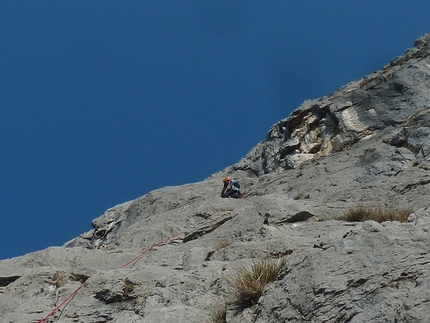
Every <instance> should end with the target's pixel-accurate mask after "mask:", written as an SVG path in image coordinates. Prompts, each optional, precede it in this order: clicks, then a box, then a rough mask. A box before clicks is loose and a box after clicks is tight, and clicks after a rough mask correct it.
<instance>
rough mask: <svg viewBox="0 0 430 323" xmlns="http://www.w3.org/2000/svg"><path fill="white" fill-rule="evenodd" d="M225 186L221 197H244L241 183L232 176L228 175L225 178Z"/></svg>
mask: <svg viewBox="0 0 430 323" xmlns="http://www.w3.org/2000/svg"><path fill="white" fill-rule="evenodd" d="M222 181H223V183H224V187H223V188H222V191H221V197H233V198H235V199H240V198H242V193H241V192H240V190H239V188H240V183H239V182H238V181H236V180H234V179H231V178H230V177H226V178H224V179H223V180H222Z"/></svg>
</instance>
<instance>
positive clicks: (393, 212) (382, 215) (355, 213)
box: [341, 206, 412, 223]
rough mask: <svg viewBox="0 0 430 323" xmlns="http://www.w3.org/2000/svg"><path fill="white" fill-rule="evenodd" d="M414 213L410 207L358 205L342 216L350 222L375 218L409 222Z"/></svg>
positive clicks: (376, 219)
mask: <svg viewBox="0 0 430 323" xmlns="http://www.w3.org/2000/svg"><path fill="white" fill-rule="evenodd" d="M411 213H412V210H411V209H409V208H404V209H394V208H390V207H387V206H356V207H352V208H350V209H349V210H348V211H347V212H346V213H345V214H344V215H343V216H342V217H341V219H342V220H345V221H349V222H364V221H367V220H373V221H376V222H379V223H381V222H385V221H399V222H408V217H409V215H410V214H411Z"/></svg>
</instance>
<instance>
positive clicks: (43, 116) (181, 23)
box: [0, 0, 430, 259]
mask: <svg viewBox="0 0 430 323" xmlns="http://www.w3.org/2000/svg"><path fill="white" fill-rule="evenodd" d="M429 12H430V1H428V0H425V1H419V0H414V1H397V0H390V1H386V0H360V1H343V0H324V1H321V0H314V1H310V0H309V1H306V0H304V1H293V0H290V1H289V0H280V1H271V0H264V1H263V0H261V1H252V0H237V1H232V0H216V1H210V0H171V1H168V0H151V1H150V0H148V1H141V0H136V1H127V0H118V1H111V0H62V1H58V0H33V1H25V0H24V1H21V0H2V1H0V104H1V110H0V111H1V114H0V121H1V127H0V138H1V141H0V145H1V146H0V148H1V152H0V166H1V168H0V183H1V184H0V205H1V211H0V212H1V213H0V217H1V233H0V259H4V258H10V257H14V256H19V255H23V254H25V253H28V252H31V251H36V250H40V249H44V248H46V247H49V246H59V245H62V244H64V243H65V242H67V241H68V240H70V239H72V238H74V237H76V236H78V235H79V234H81V233H83V232H86V231H88V230H90V229H91V221H92V220H93V219H94V218H96V217H98V216H99V215H101V214H103V212H104V211H105V210H106V209H108V208H110V207H112V206H114V205H116V204H119V203H123V202H126V201H129V200H132V199H135V198H137V197H139V196H142V195H144V194H146V193H148V192H149V191H151V190H154V189H157V188H161V187H164V186H168V185H169V186H170V185H181V184H185V183H192V182H197V181H201V180H203V179H205V178H207V177H209V176H210V175H211V174H213V173H215V172H217V171H219V170H222V169H223V168H225V167H227V166H229V165H232V164H234V163H236V162H237V161H238V160H239V159H240V158H241V157H243V156H244V155H245V154H246V153H247V152H248V151H249V150H250V149H251V148H252V147H254V146H255V145H256V144H257V143H258V142H259V141H261V140H263V139H264V137H265V135H266V133H267V131H268V130H269V128H270V127H271V126H272V125H273V124H274V123H275V122H277V121H279V120H281V119H283V118H286V117H287V116H288V115H289V114H290V113H291V111H292V110H293V109H295V108H297V107H298V106H299V105H300V104H301V103H302V102H303V101H304V100H306V99H315V98H318V97H321V96H323V95H326V94H329V93H331V92H333V91H334V90H336V89H337V88H339V87H341V86H342V85H345V84H346V83H348V82H350V81H353V80H356V79H358V78H361V77H363V76H365V75H367V74H370V73H372V72H373V71H375V70H377V69H379V68H381V67H382V66H384V65H385V64H387V63H389V61H390V60H391V59H393V58H394V57H396V56H398V55H400V54H402V53H403V51H404V50H406V49H407V48H409V47H412V46H413V41H414V40H415V39H416V38H418V37H419V36H421V35H422V34H424V33H426V32H429V31H430V25H429V22H430V19H429ZM220 186H221V184H220ZM245 189H246V188H245Z"/></svg>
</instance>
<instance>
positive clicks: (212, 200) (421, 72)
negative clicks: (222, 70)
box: [0, 34, 430, 323]
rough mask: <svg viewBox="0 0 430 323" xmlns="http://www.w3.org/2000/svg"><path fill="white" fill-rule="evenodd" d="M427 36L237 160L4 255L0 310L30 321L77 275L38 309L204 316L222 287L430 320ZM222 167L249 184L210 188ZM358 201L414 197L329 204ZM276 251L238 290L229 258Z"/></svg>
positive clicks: (235, 311) (64, 316)
mask: <svg viewBox="0 0 430 323" xmlns="http://www.w3.org/2000/svg"><path fill="white" fill-rule="evenodd" d="M429 39H430V34H427V35H424V36H423V37H421V38H419V39H418V40H417V41H416V42H415V46H416V47H414V48H412V49H409V50H407V51H406V52H405V53H404V54H403V55H402V56H400V57H398V58H396V59H394V60H393V61H392V62H391V63H390V64H388V65H387V66H385V67H384V68H383V69H382V70H380V71H378V72H375V73H373V74H372V75H370V76H367V77H365V78H363V79H360V80H358V81H354V82H351V83H349V84H348V85H346V86H344V87H342V88H341V89H339V90H338V91H336V92H334V93H332V94H330V95H328V96H326V97H323V98H321V99H318V100H313V101H306V102H304V103H303V105H301V106H300V107H299V108H298V109H297V110H295V111H294V112H293V113H292V114H291V115H290V116H289V117H288V118H286V119H284V120H281V121H280V122H278V123H277V124H275V125H274V126H273V127H272V128H271V129H270V131H269V133H268V135H267V137H266V139H265V140H263V141H262V142H261V143H259V144H258V145H257V146H256V147H255V148H254V149H252V150H251V151H250V152H249V153H248V154H247V155H246V156H245V157H244V158H243V159H242V160H240V161H239V162H238V163H237V164H236V165H233V166H231V167H228V168H227V169H225V170H223V171H220V172H219V173H216V174H214V175H212V176H211V177H209V178H208V179H206V180H204V181H202V182H199V183H193V184H187V185H182V186H177V187H165V188H161V189H158V190H155V191H153V192H150V193H149V194H146V195H144V196H142V197H140V198H138V199H135V200H133V201H129V202H126V203H123V204H121V205H117V206H115V207H113V208H111V209H109V210H107V211H106V212H105V214H103V215H101V216H100V217H98V218H97V219H95V220H94V221H93V223H92V224H93V230H91V231H89V232H86V233H83V234H82V235H81V236H79V237H77V238H75V239H73V240H71V241H69V242H67V243H66V244H65V246H63V247H55V248H48V249H46V250H41V251H38V252H35V253H30V254H27V255H24V256H22V257H17V258H13V259H6V260H2V261H0V317H1V318H2V319H1V322H37V321H38V320H41V319H42V318H43V317H45V316H46V315H48V314H49V313H50V312H51V311H52V310H53V309H54V308H55V307H56V306H58V305H60V304H61V302H63V301H64V300H65V299H66V298H67V297H68V296H69V295H71V293H73V292H74V291H76V290H77V288H79V287H80V286H82V288H81V289H80V290H79V291H78V292H77V293H76V295H75V296H74V297H73V298H72V299H71V300H70V302H68V303H67V304H65V306H63V307H61V309H60V310H59V311H57V312H56V313H55V314H54V315H53V316H51V317H50V318H49V319H47V320H46V321H47V322H53V321H58V322H85V323H87V322H88V323H89V322H98V323H100V322H118V323H124V322H130V323H131V322H133V323H143V322H145V323H146V322H172V323H173V322H187V323H192V322H206V321H208V320H209V318H210V317H211V310H212V309H213V308H214V306H215V305H216V304H218V303H224V302H225V303H226V308H227V312H226V317H227V321H228V322H234V323H236V322H258V323H262V322H426V321H428V305H429V302H430V289H429V284H430V280H429V273H430V256H429V249H430V241H429V240H430V238H429V231H430V209H429V208H428V206H429V202H428V201H429V200H430V186H429V184H430V164H429V157H428V155H429V153H430V140H429V139H430V109H429V107H430V94H429V93H430V91H429V88H430V58H429V56H428V55H429V51H430V45H429ZM227 174H228V175H230V176H233V177H234V178H237V179H239V180H240V181H241V184H242V187H243V191H244V195H245V198H244V199H240V200H235V199H222V198H220V197H219V192H220V189H221V185H222V178H223V177H224V176H225V175H227ZM357 205H368V206H387V207H392V208H408V209H410V210H411V213H412V212H413V213H412V214H411V215H410V216H409V222H408V223H398V222H384V223H376V222H374V221H366V222H363V223H348V222H345V221H341V220H340V217H341V215H343V214H344V213H345V212H346V211H347V210H348V209H349V208H350V207H352V206H357ZM169 238H171V239H169ZM166 239H167V240H166ZM159 242H161V243H159ZM139 255H140V256H141V257H139ZM280 256H285V257H287V262H286V264H285V266H284V268H283V270H282V272H281V275H280V276H279V277H278V279H277V280H276V281H275V282H274V283H272V284H269V285H268V286H267V287H266V289H265V291H264V292H263V295H262V297H261V298H260V299H259V301H258V302H257V303H256V304H254V305H253V306H251V307H248V308H238V307H237V306H235V305H234V303H232V291H231V288H230V285H229V283H228V280H229V279H230V278H231V277H233V276H234V275H235V273H236V272H237V268H239V266H241V265H243V264H248V263H250V261H251V260H252V259H256V258H257V259H260V258H271V257H273V258H276V257H280ZM133 259H135V261H133V262H130V261H131V260H133ZM126 264H127V266H125V265H126ZM122 267H123V268H122Z"/></svg>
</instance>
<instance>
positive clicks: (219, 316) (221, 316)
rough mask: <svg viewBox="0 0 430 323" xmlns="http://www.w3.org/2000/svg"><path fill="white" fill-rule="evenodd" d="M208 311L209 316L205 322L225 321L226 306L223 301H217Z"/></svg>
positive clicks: (224, 322)
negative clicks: (209, 312)
mask: <svg viewBox="0 0 430 323" xmlns="http://www.w3.org/2000/svg"><path fill="white" fill-rule="evenodd" d="M210 311H211V316H210V317H209V320H208V321H207V323H227V306H226V304H225V303H221V302H217V303H216V304H215V305H214V307H212V308H211V309H210Z"/></svg>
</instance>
